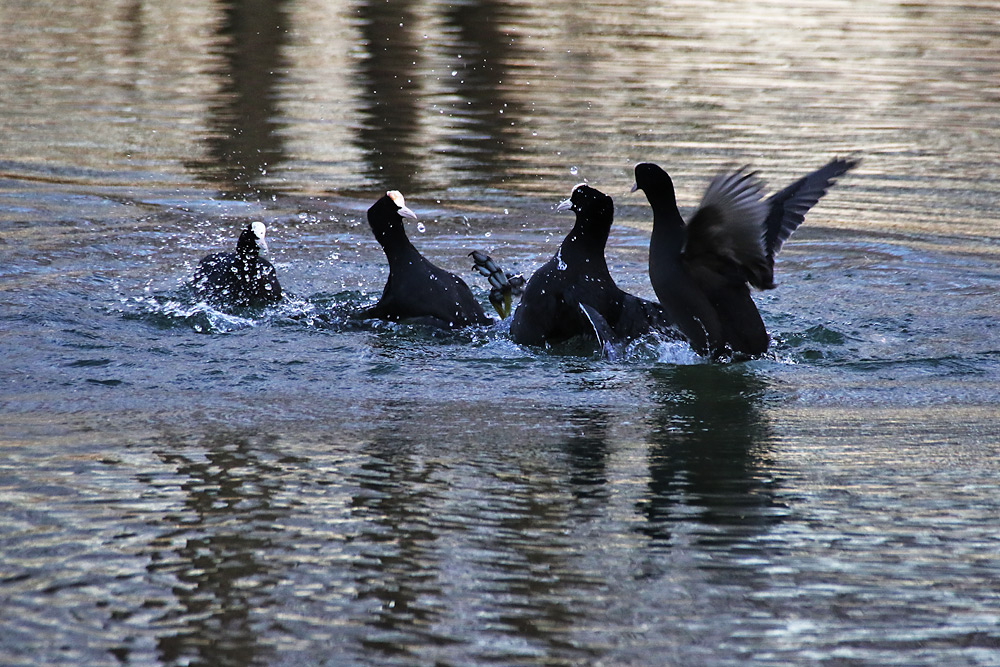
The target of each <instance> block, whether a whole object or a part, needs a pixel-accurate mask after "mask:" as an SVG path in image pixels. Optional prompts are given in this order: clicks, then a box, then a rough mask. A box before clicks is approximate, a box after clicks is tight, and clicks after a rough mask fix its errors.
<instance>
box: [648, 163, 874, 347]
mask: <svg viewBox="0 0 1000 667" xmlns="http://www.w3.org/2000/svg"><path fill="white" fill-rule="evenodd" d="M857 164H858V161H857V160H850V159H836V160H833V161H831V162H830V163H829V164H827V165H826V166H824V167H822V168H821V169H818V170H816V171H815V172H813V173H811V174H809V175H807V176H804V177H802V178H800V179H799V180H797V181H795V182H794V183H792V184H791V185H789V186H788V187H786V188H785V189H783V190H781V191H780V192H778V193H776V194H774V195H772V196H771V197H770V198H768V199H767V200H764V199H763V189H762V188H763V186H762V185H761V183H760V182H759V181H758V180H757V178H756V176H755V174H752V173H748V172H746V171H745V170H740V171H737V172H735V173H732V174H719V175H718V176H716V177H715V179H714V180H713V181H712V182H711V184H710V185H709V187H708V189H707V190H706V191H705V196H704V197H703V198H702V202H701V206H700V207H699V208H698V210H697V211H695V213H694V214H693V215H692V216H691V219H690V220H689V221H688V222H687V223H686V224H685V222H684V219H683V218H682V217H681V214H680V211H678V209H677V199H676V196H675V194H674V186H673V182H672V181H671V180H670V176H668V175H667V172H665V171H664V170H663V169H661V168H660V167H659V166H657V165H655V164H651V163H642V164H638V165H636V167H635V188H634V189H639V190H642V191H643V192H644V193H645V194H646V198H647V199H648V200H649V203H650V205H651V206H652V208H653V232H652V235H651V237H650V241H649V278H650V282H652V284H653V290H654V291H655V292H656V296H657V299H659V301H660V304H661V305H662V306H663V308H664V310H665V311H666V313H667V316H668V317H669V318H670V319H671V320H672V321H673V322H674V323H675V324H676V326H677V327H678V328H679V329H680V330H681V332H682V333H683V334H684V335H685V336H686V337H687V339H688V341H689V342H690V343H691V346H692V347H693V348H694V349H695V351H697V352H698V353H699V354H711V355H712V356H713V357H717V358H718V357H724V356H728V355H732V354H734V353H735V354H742V355H749V356H759V355H761V354H763V353H765V352H766V351H767V349H768V347H769V345H770V337H769V336H768V334H767V330H766V329H765V327H764V322H763V320H762V319H761V317H760V313H759V312H758V310H757V306H756V304H754V301H753V299H752V297H751V295H750V287H751V286H753V287H756V288H758V289H772V288H773V287H774V286H775V285H774V256H775V255H776V254H777V253H778V251H779V250H780V249H781V246H782V244H783V243H784V242H785V241H786V240H787V239H788V237H789V236H791V234H792V232H794V231H795V229H797V228H798V226H799V225H800V224H802V221H803V219H804V218H805V214H806V213H807V212H808V211H809V209H810V208H812V207H813V206H814V205H815V204H816V202H818V201H819V199H820V198H821V197H822V196H823V195H824V194H826V191H827V189H828V188H829V187H830V186H831V185H833V183H834V181H835V179H836V178H837V177H839V176H841V175H843V174H844V173H846V172H847V171H848V170H850V169H852V168H853V167H854V166H855V165H857Z"/></svg>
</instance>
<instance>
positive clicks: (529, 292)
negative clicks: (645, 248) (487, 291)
mask: <svg viewBox="0 0 1000 667" xmlns="http://www.w3.org/2000/svg"><path fill="white" fill-rule="evenodd" d="M557 209H558V210H566V209H571V210H573V211H574V212H575V213H576V223H575V224H574V225H573V229H572V230H570V232H569V234H567V235H566V238H565V239H564V240H563V242H562V245H560V246H559V251H558V252H556V254H555V255H554V256H553V257H552V259H550V260H549V261H548V262H546V263H545V264H544V265H543V266H542V267H540V268H539V269H538V270H537V271H535V273H534V275H532V276H531V279H530V280H528V284H527V285H526V286H525V287H524V294H523V296H522V297H521V303H520V304H519V305H518V307H517V310H516V311H515V312H514V319H513V321H512V322H511V326H510V333H511V338H513V340H514V342H516V343H519V344H522V345H543V344H546V343H559V342H562V341H565V340H568V339H570V338H572V337H574V336H578V335H584V336H594V335H596V336H597V338H598V341H599V342H600V343H601V344H602V346H603V347H604V350H605V352H608V351H609V347H608V346H609V345H611V346H613V345H614V344H615V343H618V342H622V341H627V340H631V339H634V338H637V337H639V336H641V335H643V334H645V333H648V332H649V331H650V329H651V328H654V327H655V328H662V329H666V328H667V327H668V322H667V319H666V317H665V315H664V313H663V310H662V309H661V308H660V306H659V305H658V304H655V303H653V302H651V301H646V300H644V299H640V298H639V297H637V296H634V295H632V294H628V293H627V292H625V291H623V290H621V289H620V288H619V287H618V285H616V284H615V281H614V279H613V278H612V277H611V273H610V272H609V271H608V264H607V260H606V259H605V257H604V249H605V245H606V244H607V241H608V234H609V232H610V231H611V224H612V222H613V220H614V202H613V201H612V199H611V197H609V196H608V195H606V194H604V193H603V192H601V191H600V190H597V189H595V188H592V187H590V186H588V185H585V184H581V185H577V186H576V187H575V188H574V189H573V192H572V194H571V195H570V198H569V199H567V200H565V201H564V202H562V203H561V204H560V205H559V206H558V207H557Z"/></svg>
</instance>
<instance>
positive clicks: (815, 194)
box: [764, 158, 860, 264]
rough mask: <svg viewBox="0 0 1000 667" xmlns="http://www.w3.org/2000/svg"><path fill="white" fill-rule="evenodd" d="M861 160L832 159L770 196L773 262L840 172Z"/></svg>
mask: <svg viewBox="0 0 1000 667" xmlns="http://www.w3.org/2000/svg"><path fill="white" fill-rule="evenodd" d="M859 162H860V160H851V159H846V160H845V159H840V158H837V159H836V160H832V161H831V162H830V163H829V164H827V165H826V166H825V167H822V168H820V169H817V170H816V171H814V172H813V173H811V174H809V175H807V176H803V177H802V178H800V179H799V180H797V181H795V182H794V183H792V184H791V185H789V186H788V187H787V188H785V189H784V190H782V191H781V192H777V193H775V194H773V195H771V196H770V197H768V199H767V202H766V203H767V206H768V208H769V212H768V215H767V220H766V221H765V222H764V249H765V251H766V252H767V258H768V261H769V262H770V263H772V264H773V262H774V256H775V255H777V254H778V251H779V250H781V246H782V244H783V243H784V242H785V241H787V240H788V237H789V236H791V235H792V232H794V231H795V230H796V229H798V227H799V225H801V224H802V221H803V220H804V219H805V215H806V213H808V212H809V209H811V208H812V207H813V206H815V205H816V202H818V201H819V200H820V197H822V196H823V195H825V194H826V191H827V189H829V187H830V186H831V185H833V183H834V181H835V179H836V178H837V177H838V176H842V175H843V174H845V173H846V172H847V171H848V170H849V169H853V168H854V167H855V166H857V164H858V163H859Z"/></svg>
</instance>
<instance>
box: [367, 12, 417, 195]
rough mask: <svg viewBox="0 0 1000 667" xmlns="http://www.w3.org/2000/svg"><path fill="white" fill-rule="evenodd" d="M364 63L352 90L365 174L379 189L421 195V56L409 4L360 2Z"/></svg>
mask: <svg viewBox="0 0 1000 667" xmlns="http://www.w3.org/2000/svg"><path fill="white" fill-rule="evenodd" d="M357 14H358V16H359V18H360V22H361V26H360V28H361V36H362V40H363V44H364V59H363V60H362V61H361V64H360V65H359V68H358V72H357V75H356V76H357V80H356V82H355V83H356V85H355V90H356V91H357V95H358V101H359V109H360V111H361V115H362V116H363V120H362V122H361V126H360V127H359V128H358V131H357V135H356V136H355V137H354V141H355V144H356V145H357V147H358V148H359V149H360V151H361V152H362V154H363V155H364V160H365V167H366V175H367V176H368V177H369V178H370V179H371V180H372V181H373V182H375V183H377V184H378V189H389V188H393V189H397V190H402V191H403V192H413V191H415V190H419V185H420V183H421V177H420V174H421V172H422V170H423V169H424V165H423V160H422V159H421V155H422V154H424V153H425V152H426V147H423V146H422V141H421V138H420V136H419V135H420V117H419V116H420V105H421V96H422V95H421V93H422V91H421V80H420V77H419V76H418V75H417V69H418V65H419V62H420V60H421V58H422V56H421V52H420V42H419V35H418V34H417V31H416V30H415V25H414V23H415V17H414V11H413V3H412V2H409V1H408V0H400V1H398V2H391V3H390V2H364V3H361V4H360V6H359V7H358V10H357Z"/></svg>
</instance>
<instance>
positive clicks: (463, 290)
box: [361, 190, 493, 329]
mask: <svg viewBox="0 0 1000 667" xmlns="http://www.w3.org/2000/svg"><path fill="white" fill-rule="evenodd" d="M404 217H407V218H411V219H414V220H415V219H416V217H417V216H416V214H414V213H413V211H411V210H410V209H409V208H407V207H406V204H405V202H404V200H403V196H402V195H401V194H400V193H399V192H397V191H395V190H393V191H390V192H387V193H386V194H385V196H383V197H382V198H380V199H379V200H378V201H377V202H375V203H374V204H373V205H372V206H371V208H369V209H368V224H369V225H370V226H371V229H372V232H373V233H374V234H375V240H377V241H378V243H379V245H381V246H382V250H384V251H385V256H386V259H388V261H389V278H388V280H387V281H386V283H385V288H384V289H383V290H382V297H381V298H380V299H379V301H378V303H377V304H375V306H373V307H372V308H369V309H368V310H366V311H364V312H362V313H361V317H364V318H378V319H384V320H390V321H396V322H409V323H414V324H426V325H430V326H435V327H439V328H445V329H450V328H456V327H463V326H468V325H484V324H490V323H492V322H493V320H492V319H491V318H489V317H487V315H486V314H485V313H484V312H483V308H482V306H480V305H479V302H478V301H476V298H475V297H474V296H473V295H472V291H471V290H470V289H469V286H468V285H467V284H466V283H465V281H464V280H462V279H461V278H459V277H458V276H456V275H455V274H453V273H450V272H448V271H445V270H444V269H442V268H440V267H437V266H435V265H434V264H432V263H431V262H430V261H428V260H427V259H426V258H425V257H424V256H423V255H421V254H420V252H419V251H418V250H417V249H416V248H414V247H413V244H412V243H410V239H409V238H408V237H407V235H406V229H405V228H404V227H403V218H404Z"/></svg>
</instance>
